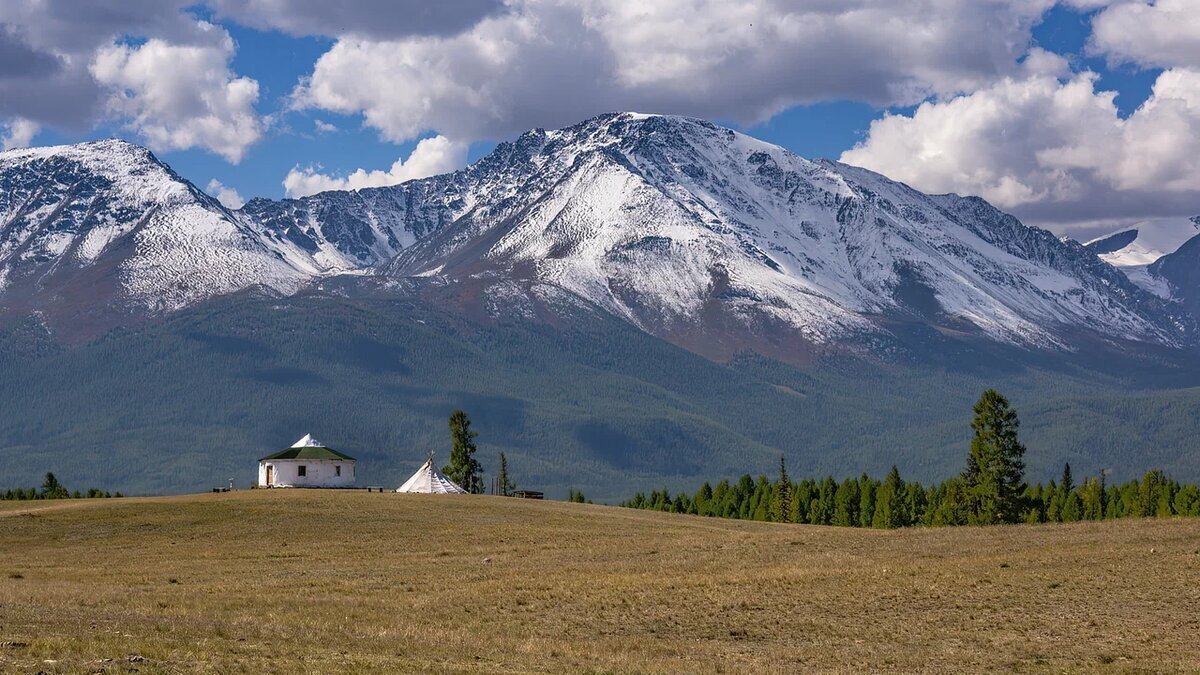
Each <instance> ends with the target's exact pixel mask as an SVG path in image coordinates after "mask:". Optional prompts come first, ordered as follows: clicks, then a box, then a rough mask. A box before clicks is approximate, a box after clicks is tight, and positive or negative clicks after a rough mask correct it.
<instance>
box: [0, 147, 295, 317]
mask: <svg viewBox="0 0 1200 675" xmlns="http://www.w3.org/2000/svg"><path fill="white" fill-rule="evenodd" d="M315 272H316V270H315V269H314V268H313V267H312V265H311V264H310V263H309V262H308V261H307V260H305V259H304V257H303V256H298V255H295V254H294V252H293V251H291V250H289V249H287V248H286V247H279V246H275V245H273V243H272V242H271V241H270V240H269V239H268V238H265V237H263V236H261V233H260V232H258V231H256V230H254V229H252V228H250V227H247V226H246V225H245V224H243V222H242V221H240V220H239V219H237V218H234V217H233V216H232V215H231V214H230V213H229V212H228V211H227V210H226V209H225V208H224V207H222V206H221V205H220V204H219V203H218V202H217V201H216V200H214V199H212V198H211V197H209V196H208V195H206V194H204V193H203V192H201V191H200V190H198V189H196V188H195V187H194V186H193V185H191V184H190V183H188V182H187V181H184V180H183V179H181V178H179V176H177V175H175V173H174V172H172V171H171V170H170V169H169V168H168V167H166V166H165V165H163V164H162V163H160V162H159V161H158V160H157V159H155V158H154V156H153V155H152V154H151V153H150V152H149V151H147V150H145V149H143V148H141V147H138V146H136V145H131V144H129V143H125V142H122V141H100V142H95V143H83V144H79V145H73V146H61V147H50V148H31V149H27V150H13V151H9V152H4V153H0V293H2V294H0V302H3V304H6V305H9V306H12V305H27V306H28V307H31V308H35V309H51V308H56V307H57V308H63V309H78V310H80V311H84V310H86V309H88V308H89V307H94V306H96V305H102V304H106V303H108V302H110V301H111V302H115V303H116V304H119V305H122V306H125V307H140V308H144V309H149V310H152V311H157V310H171V309H177V308H179V307H182V306H185V305H187V304H189V303H192V302H195V301H197V300H201V299H204V298H207V297H211V296H213V295H218V294H223V293H228V292H231V291H235V290H238V289H241V288H245V287H247V286H251V285H262V286H266V287H269V288H272V289H275V290H277V291H280V292H292V291H294V290H295V289H297V288H298V287H299V286H300V285H301V284H303V283H304V282H305V281H306V280H307V279H308V278H309V277H311V276H312V274H314V273H315Z"/></svg>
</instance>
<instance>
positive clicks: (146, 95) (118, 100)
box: [91, 22, 262, 163]
mask: <svg viewBox="0 0 1200 675" xmlns="http://www.w3.org/2000/svg"><path fill="white" fill-rule="evenodd" d="M199 26H200V28H201V29H202V30H203V31H204V32H205V33H206V34H207V36H208V38H209V39H208V40H207V41H205V42H201V43H195V44H182V45H178V44H172V43H170V42H166V41H164V40H160V39H157V38H152V39H150V40H147V41H146V42H144V43H142V44H140V45H136V46H134V45H126V44H112V45H109V46H107V47H103V48H101V49H100V50H98V51H97V52H96V55H95V58H94V59H93V61H92V64H91V73H92V75H93V76H94V77H95V78H96V81H97V82H99V83H100V84H101V85H102V86H103V87H105V88H106V90H107V92H108V99H107V104H108V109H109V110H110V112H111V113H113V114H114V115H116V116H118V117H120V118H122V119H124V120H126V121H127V123H128V125H129V127H130V128H131V129H133V130H135V131H136V132H137V133H139V134H140V135H142V136H143V137H144V138H145V139H146V141H147V142H148V143H149V145H150V146H151V147H152V148H154V149H156V150H183V149H187V148H195V147H199V148H205V149H208V150H210V151H212V152H215V153H217V154H219V155H221V156H222V157H224V158H225V159H227V160H229V161H230V162H234V163H237V162H239V161H241V158H242V156H243V154H244V153H245V151H246V148H247V147H249V146H250V145H251V144H253V143H254V142H255V141H257V140H258V139H259V137H260V136H261V135H262V122H261V120H260V119H259V117H258V115H257V114H256V112H255V110H254V103H255V101H257V99H258V82H256V81H255V80H252V79H250V78H246V77H238V76H236V75H235V74H234V73H232V72H231V71H230V69H229V62H230V59H232V57H233V53H234V43H233V39H232V38H230V37H229V34H228V33H227V32H225V30H224V29H222V28H220V27H219V26H214V25H212V24H208V23H204V22H199Z"/></svg>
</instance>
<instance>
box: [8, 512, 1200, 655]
mask: <svg viewBox="0 0 1200 675" xmlns="http://www.w3.org/2000/svg"><path fill="white" fill-rule="evenodd" d="M489 560H490V561H489ZM1198 574H1200V519H1171V520H1146V521H1122V522H1100V523H1078V524H1073V525H1049V526H1013V527H990V528H948V529H936V530H924V529H918V530H906V531H870V530H853V529H845V528H826V527H815V526H796V525H772V524H767V523H752V522H741V521H728V520H717V519H709V518H699V517H692V516H680V515H670V514H660V513H651V512H645V511H634V510H629V509H619V508H613V507H602V506H589V505H576V504H566V503H554V502H542V503H537V502H529V501H524V500H516V499H503V498H496V497H466V498H464V497H437V496H432V497H431V496H425V495H395V494H382V495H381V494H366V493H361V492H325V491H298V490H297V491H282V490H281V491H248V492H240V493H230V494H224V495H212V494H208V495H197V496H184V497H166V498H142V499H126V500H120V501H61V502H42V503H37V504H32V505H31V504H30V503H28V502H26V503H19V502H16V503H14V502H10V503H6V504H2V505H0V643H4V642H9V643H28V644H27V646H23V647H12V646H9V647H5V648H0V670H4V671H10V670H15V671H25V672H32V671H35V670H38V669H43V670H47V671H54V672H93V671H94V670H95V669H96V668H97V667H101V666H103V664H98V663H97V661H98V660H101V659H114V661H113V662H112V663H111V664H109V668H110V671H111V672H120V671H123V670H124V669H125V668H126V667H127V666H129V665H130V664H128V663H127V662H126V660H127V659H128V657H129V656H130V655H131V654H137V655H140V656H142V657H145V659H146V661H145V662H142V663H138V664H136V667H137V668H138V669H139V671H140V672H141V673H148V672H179V671H198V672H222V673H225V672H255V673H257V672H280V673H283V672H365V671H424V672H429V671H473V672H517V671H528V670H543V671H553V672H586V671H618V672H627V671H687V672H700V671H706V672H707V671H714V670H717V671H743V670H762V669H765V668H775V669H780V670H783V671H795V670H798V669H823V670H828V669H846V670H867V669H870V670H894V671H912V670H939V671H943V672H947V671H958V670H963V669H970V670H984V669H986V670H997V669H1019V670H1059V669H1062V668H1068V669H1074V668H1080V669H1086V670H1092V669H1106V668H1111V669H1119V670H1131V669H1145V670H1153V671H1170V670H1179V671H1195V670H1197V669H1200V621H1197V619H1196V614H1195V607H1196V606H1197V602H1198V601H1200V591H1198V590H1197V587H1196V584H1195V579H1196V578H1197V575H1198ZM47 660H53V661H55V663H52V664H47V663H46V661H47Z"/></svg>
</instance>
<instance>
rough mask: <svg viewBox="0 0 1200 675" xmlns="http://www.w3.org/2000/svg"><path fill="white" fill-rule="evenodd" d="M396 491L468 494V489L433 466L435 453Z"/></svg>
mask: <svg viewBox="0 0 1200 675" xmlns="http://www.w3.org/2000/svg"><path fill="white" fill-rule="evenodd" d="M396 492H422V493H425V494H439V495H444V494H452V495H465V494H467V491H466V490H464V489H462V488H461V487H459V486H458V484H457V483H455V482H454V481H452V480H450V479H449V478H446V477H445V476H443V475H442V474H441V473H440V472H439V471H438V470H437V469H435V468H433V455H429V459H427V460H425V463H424V464H422V465H421V468H419V469H417V472H416V473H414V474H413V475H412V478H409V479H408V480H406V481H404V485H401V486H400V487H399V488H396Z"/></svg>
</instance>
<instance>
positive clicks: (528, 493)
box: [511, 490, 546, 499]
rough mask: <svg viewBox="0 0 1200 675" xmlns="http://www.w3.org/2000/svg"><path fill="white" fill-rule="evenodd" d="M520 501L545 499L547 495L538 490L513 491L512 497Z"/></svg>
mask: <svg viewBox="0 0 1200 675" xmlns="http://www.w3.org/2000/svg"><path fill="white" fill-rule="evenodd" d="M511 496H512V497H516V498H518V499H545V497H546V496H545V495H543V494H542V493H541V492H538V491H537V490H513V493H512V495H511Z"/></svg>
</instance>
